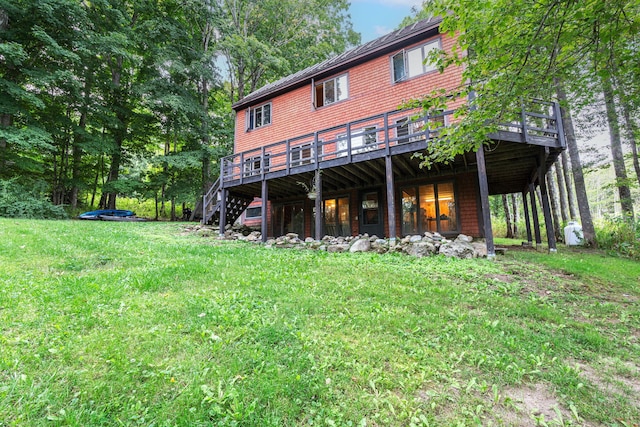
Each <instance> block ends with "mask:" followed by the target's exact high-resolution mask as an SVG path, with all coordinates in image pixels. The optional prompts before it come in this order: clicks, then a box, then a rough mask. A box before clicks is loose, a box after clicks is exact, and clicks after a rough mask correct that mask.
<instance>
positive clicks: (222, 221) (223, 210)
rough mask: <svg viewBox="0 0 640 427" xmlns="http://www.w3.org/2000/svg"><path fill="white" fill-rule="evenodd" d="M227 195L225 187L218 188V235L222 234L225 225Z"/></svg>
mask: <svg viewBox="0 0 640 427" xmlns="http://www.w3.org/2000/svg"><path fill="white" fill-rule="evenodd" d="M227 197H228V191H227V189H226V188H224V187H223V188H221V189H220V221H218V223H219V224H220V235H221V236H224V231H225V230H224V229H225V227H226V226H227Z"/></svg>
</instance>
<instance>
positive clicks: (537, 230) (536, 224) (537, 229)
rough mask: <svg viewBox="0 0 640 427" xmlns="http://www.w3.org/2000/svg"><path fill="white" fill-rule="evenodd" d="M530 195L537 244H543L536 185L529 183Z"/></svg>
mask: <svg viewBox="0 0 640 427" xmlns="http://www.w3.org/2000/svg"><path fill="white" fill-rule="evenodd" d="M529 197H530V198H531V216H532V217H533V232H534V234H535V235H536V246H538V245H541V244H542V237H540V221H538V206H537V205H536V186H535V185H534V184H533V183H531V184H529Z"/></svg>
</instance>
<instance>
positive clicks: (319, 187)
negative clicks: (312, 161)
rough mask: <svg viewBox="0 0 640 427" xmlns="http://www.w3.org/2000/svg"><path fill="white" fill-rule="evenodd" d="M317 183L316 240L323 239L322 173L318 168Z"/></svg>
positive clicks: (315, 178)
mask: <svg viewBox="0 0 640 427" xmlns="http://www.w3.org/2000/svg"><path fill="white" fill-rule="evenodd" d="M314 180H315V184H316V218H315V220H316V240H320V239H322V237H324V236H322V174H321V173H320V170H319V169H317V170H316V176H315V177H314Z"/></svg>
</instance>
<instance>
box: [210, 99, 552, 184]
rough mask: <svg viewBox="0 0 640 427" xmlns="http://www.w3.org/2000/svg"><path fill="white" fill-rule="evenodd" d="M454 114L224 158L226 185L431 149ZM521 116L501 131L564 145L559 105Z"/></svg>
mask: <svg viewBox="0 0 640 427" xmlns="http://www.w3.org/2000/svg"><path fill="white" fill-rule="evenodd" d="M532 107H533V108H532ZM453 113H454V110H448V111H442V112H440V113H438V114H434V115H424V114H423V113H422V112H417V111H416V110H394V111H390V112H386V113H383V114H377V115H374V116H371V117H366V118H363V119H359V120H355V121H351V122H347V123H344V124H340V125H337V126H333V127H330V128H326V129H322V130H318V131H316V132H312V133H308V134H305V135H300V136H296V137H294V138H289V139H285V140H282V141H278V142H275V143H272V144H267V145H264V146H262V147H259V148H255V149H251V150H247V151H243V152H241V153H236V154H233V155H230V156H227V157H224V158H223V159H222V162H221V174H220V176H221V179H222V182H223V185H224V183H225V182H230V181H234V182H235V183H237V184H242V183H243V181H244V180H246V179H247V178H251V177H258V176H259V177H261V178H263V177H264V176H265V175H268V174H270V173H272V172H282V171H284V172H285V175H289V174H295V173H296V171H297V170H303V169H304V170H307V169H309V167H308V166H307V165H311V164H314V165H316V166H318V165H319V164H322V162H327V161H331V160H335V159H341V158H346V162H347V163H351V159H352V156H354V155H358V154H361V153H367V152H374V151H376V152H380V154H381V155H382V154H384V153H385V151H386V153H387V154H388V153H389V152H390V149H391V147H395V146H400V145H404V144H409V143H415V142H420V141H424V147H425V148H426V144H427V143H428V141H429V140H431V139H432V138H434V137H437V135H438V134H439V132H440V131H441V130H442V128H443V127H444V126H449V125H450V124H452V123H454V122H455V119H454V118H453ZM518 114H519V117H518V118H517V119H514V120H513V121H512V122H509V123H504V124H501V125H499V126H498V129H499V130H500V131H502V132H509V133H512V134H519V136H518V139H520V140H521V142H523V143H535V142H536V141H538V140H541V139H545V140H555V141H557V143H556V144H555V145H558V146H562V147H564V135H563V132H562V123H561V121H560V120H558V118H559V117H560V109H559V106H558V104H557V103H555V102H547V101H540V100H535V101H533V102H532V103H531V104H528V105H527V108H525V106H523V107H522V109H521V111H520V112H519V113H518ZM383 150H385V151H383ZM361 157H362V156H361ZM304 166H307V167H304ZM303 167H304V168H303ZM250 180H251V181H255V178H252V179H250Z"/></svg>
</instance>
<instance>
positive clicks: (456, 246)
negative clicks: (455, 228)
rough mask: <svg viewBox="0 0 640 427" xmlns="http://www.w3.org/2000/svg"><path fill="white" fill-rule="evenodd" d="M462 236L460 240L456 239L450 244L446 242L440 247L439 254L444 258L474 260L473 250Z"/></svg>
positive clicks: (474, 253)
mask: <svg viewBox="0 0 640 427" xmlns="http://www.w3.org/2000/svg"><path fill="white" fill-rule="evenodd" d="M466 237H467V236H464V237H463V238H462V239H458V238H456V240H454V241H452V242H446V243H443V244H442V245H440V253H441V254H442V255H444V256H448V257H455V258H475V257H477V255H476V252H475V249H474V247H473V245H472V244H471V243H469V242H468V241H467V239H466Z"/></svg>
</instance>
